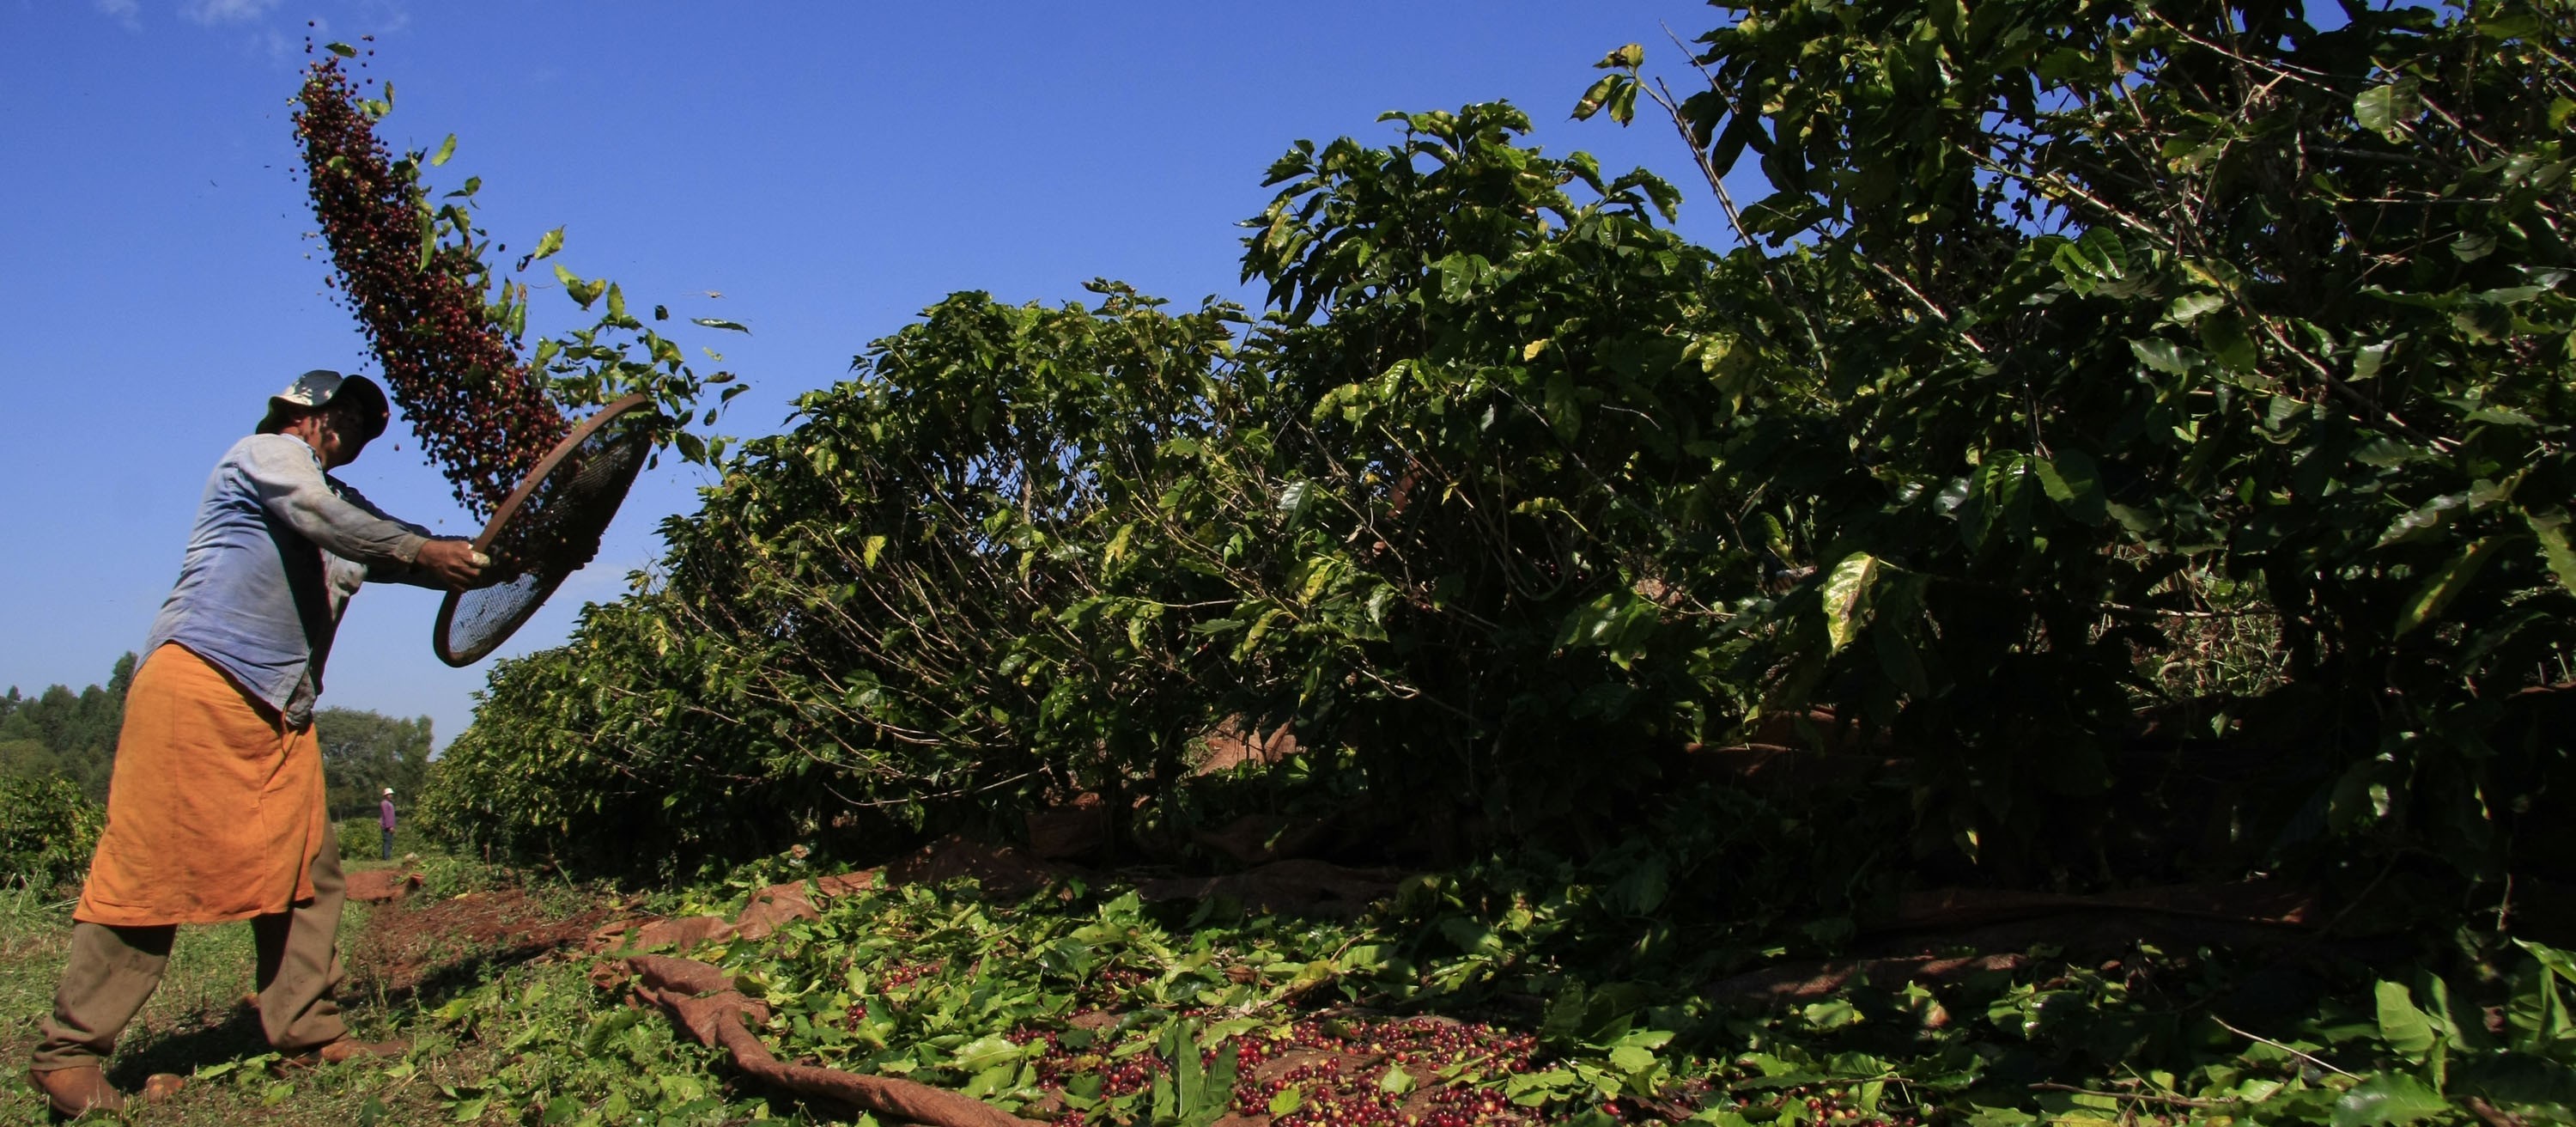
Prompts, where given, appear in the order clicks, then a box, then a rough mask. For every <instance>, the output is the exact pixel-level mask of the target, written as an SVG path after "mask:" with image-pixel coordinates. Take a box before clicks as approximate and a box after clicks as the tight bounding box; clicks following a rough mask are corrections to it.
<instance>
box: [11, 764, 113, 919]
mask: <svg viewBox="0 0 2576 1127" xmlns="http://www.w3.org/2000/svg"><path fill="white" fill-rule="evenodd" d="M106 824H107V812H106V811H105V810H104V809H102V808H101V807H100V806H98V805H97V804H96V803H93V802H91V801H90V800H89V798H88V797H87V796H85V795H83V794H82V793H81V788H80V785H79V784H77V783H74V782H72V781H71V780H70V779H66V778H63V777H61V776H58V775H57V776H51V777H47V778H41V779H5V778H0V881H5V882H8V883H14V884H23V885H25V886H27V887H29V888H33V889H37V890H40V891H46V892H51V891H53V890H55V889H57V888H60V887H61V886H63V885H66V884H71V883H75V882H77V881H79V880H80V879H81V878H82V877H83V876H84V875H86V874H87V873H88V872H89V858H90V852H91V850H93V849H95V848H96V847H97V845H98V831H99V830H100V828H101V827H103V826H105V825H106Z"/></svg>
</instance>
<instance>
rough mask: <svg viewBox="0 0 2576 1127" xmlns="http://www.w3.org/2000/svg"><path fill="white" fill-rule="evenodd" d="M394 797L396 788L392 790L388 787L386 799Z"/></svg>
mask: <svg viewBox="0 0 2576 1127" xmlns="http://www.w3.org/2000/svg"><path fill="white" fill-rule="evenodd" d="M393 796H394V788H392V787H386V788H385V797H387V798H392V797H393Z"/></svg>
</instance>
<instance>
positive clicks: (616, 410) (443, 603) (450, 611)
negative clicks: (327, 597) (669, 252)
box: [429, 391, 653, 669]
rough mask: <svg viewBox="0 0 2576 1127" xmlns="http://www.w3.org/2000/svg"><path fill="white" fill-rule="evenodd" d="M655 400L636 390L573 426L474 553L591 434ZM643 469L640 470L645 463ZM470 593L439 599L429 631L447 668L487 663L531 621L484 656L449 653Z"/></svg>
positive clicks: (543, 595) (495, 538)
mask: <svg viewBox="0 0 2576 1127" xmlns="http://www.w3.org/2000/svg"><path fill="white" fill-rule="evenodd" d="M652 402H653V397H652V396H651V395H648V394H646V393H644V392H640V391H639V392H635V393H633V394H631V395H627V396H624V397H622V398H619V399H617V400H615V401H612V402H610V403H609V404H608V405H606V406H604V407H601V408H600V409H599V410H598V411H597V412H596V413H594V414H592V415H591V416H590V417H589V418H587V419H584V420H582V421H581V423H580V424H579V425H577V426H575V427H573V428H572V433H570V434H567V435H565V436H564V438H563V441H561V442H558V443H556V444H555V448H554V449H552V450H549V451H547V452H546V456H545V457H543V458H541V459H538V461H537V465H536V468H535V469H532V470H529V471H528V474H527V476H526V477H523V478H521V479H519V487H518V488H516V489H513V490H511V491H510V496H509V497H508V498H507V499H506V500H503V501H502V502H501V507H500V508H497V509H494V510H492V519H491V520H488V521H485V522H484V523H483V531H482V533H481V534H480V535H478V536H476V537H475V538H474V550H475V551H477V552H486V553H488V552H489V551H490V550H491V548H492V545H493V544H495V543H498V542H499V541H500V539H501V533H503V532H504V531H507V530H508V529H509V527H510V522H511V521H512V520H513V519H515V518H517V517H518V515H519V510H520V508H521V507H523V506H525V505H526V504H527V502H528V499H529V498H530V497H533V496H535V495H536V492H537V487H538V486H539V485H542V484H544V483H545V480H546V478H547V477H548V476H549V475H551V474H553V473H554V472H555V467H557V466H559V465H561V464H563V462H564V460H565V459H567V458H570V457H571V456H572V455H573V452H574V451H576V450H579V449H581V445H582V443H584V442H586V441H588V440H589V439H590V437H591V436H592V435H594V434H597V433H599V431H600V430H601V429H602V428H604V427H606V426H607V425H608V424H610V423H612V422H615V421H617V420H619V419H622V418H625V417H626V416H628V415H632V414H634V413H636V412H637V411H639V410H642V409H644V408H646V407H649V406H651V404H652ZM638 465H639V467H640V465H641V463H640V461H639V463H638ZM633 483H634V478H633V477H632V476H631V475H630V476H629V477H628V478H627V488H632V487H633ZM625 495H626V489H620V490H618V493H617V500H616V501H615V502H612V503H611V504H610V506H609V511H610V513H611V515H612V516H613V515H614V514H615V512H616V509H617V507H618V505H620V504H622V503H624V501H625V499H626V496H625ZM602 523H603V525H604V524H605V522H602ZM561 582H562V580H561V579H557V580H556V581H555V583H550V584H548V585H547V589H546V590H544V591H542V592H540V593H539V594H538V596H537V598H536V599H535V600H534V602H533V603H532V604H531V605H530V607H529V613H530V614H533V613H535V609H536V607H537V606H541V605H543V604H544V603H545V601H546V599H548V598H551V597H552V596H553V595H554V587H555V585H556V584H559V583H561ZM466 593H467V592H464V591H449V592H447V595H446V597H445V598H443V599H440V600H439V603H438V619H437V621H435V622H433V623H431V624H430V633H429V648H430V651H431V652H433V653H436V654H437V655H438V660H440V661H443V662H446V663H447V664H448V665H451V666H454V667H457V668H459V669H462V668H464V667H465V666H468V665H472V664H474V663H475V662H477V661H480V660H482V659H483V658H484V657H486V656H488V655H489V654H490V653H491V652H492V651H493V650H495V649H498V648H500V645H501V643H502V642H504V641H507V640H508V639H509V636H510V635H511V634H513V633H515V632H517V630H518V628H519V626H520V625H522V624H524V623H525V622H526V617H525V616H522V617H521V619H520V621H519V622H517V623H512V624H511V625H510V627H509V628H508V629H506V630H503V631H501V633H500V636H499V637H496V638H494V639H493V640H492V641H491V642H490V643H489V644H487V645H485V646H484V647H483V650H482V652H480V653H475V654H469V655H460V654H458V653H456V652H454V651H453V650H451V649H449V648H448V644H447V643H448V640H449V637H450V634H449V631H450V628H451V627H453V626H454V625H455V620H456V609H457V604H458V602H459V600H461V599H462V598H463V597H464V596H465V594H466Z"/></svg>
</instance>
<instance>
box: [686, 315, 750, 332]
mask: <svg viewBox="0 0 2576 1127" xmlns="http://www.w3.org/2000/svg"><path fill="white" fill-rule="evenodd" d="M689 322H690V323H691V324H696V325H704V326H706V327H708V328H710V329H725V330H729V331H732V332H737V333H748V332H750V331H751V328H750V327H749V326H747V325H744V324H743V323H742V322H740V321H727V320H724V319H723V318H720V317H691V318H689Z"/></svg>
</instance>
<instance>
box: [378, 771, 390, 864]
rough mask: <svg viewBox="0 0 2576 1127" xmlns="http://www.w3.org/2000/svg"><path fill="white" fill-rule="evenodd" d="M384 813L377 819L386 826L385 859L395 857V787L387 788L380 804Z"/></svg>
mask: <svg viewBox="0 0 2576 1127" xmlns="http://www.w3.org/2000/svg"><path fill="white" fill-rule="evenodd" d="M379 807H380V809H381V811H382V813H381V814H380V815H379V816H378V817H377V818H376V821H377V822H379V823H381V824H382V825H383V826H384V827H385V860H388V861H391V860H393V859H394V788H392V787H386V788H385V800H384V802H382V803H380V804H379Z"/></svg>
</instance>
